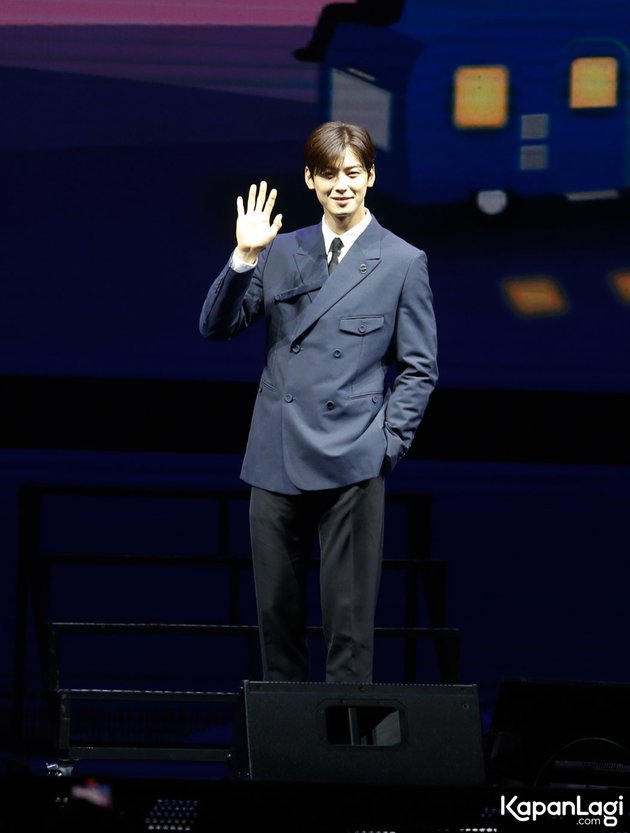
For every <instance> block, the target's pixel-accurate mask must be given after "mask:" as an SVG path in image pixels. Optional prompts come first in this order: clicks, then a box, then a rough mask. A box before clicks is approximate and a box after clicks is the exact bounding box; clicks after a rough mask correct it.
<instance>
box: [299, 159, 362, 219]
mask: <svg viewBox="0 0 630 833" xmlns="http://www.w3.org/2000/svg"><path fill="white" fill-rule="evenodd" d="M304 179H305V181H306V185H307V186H308V188H310V189H311V191H315V193H316V194H317V199H318V200H319V202H320V205H321V206H322V208H323V209H324V215H325V218H326V222H327V223H328V225H329V226H330V228H331V229H332V230H333V231H336V232H338V233H339V234H342V233H343V232H344V231H348V229H351V228H352V227H353V226H355V225H356V224H357V223H360V222H361V220H362V219H363V218H364V217H365V194H366V192H367V189H368V188H371V187H372V185H374V179H375V172H374V167H372V170H371V171H370V172H369V173H368V171H366V170H365V168H364V167H363V163H362V162H361V160H360V159H359V157H358V156H357V155H356V153H355V152H354V151H353V150H351V149H350V148H346V152H345V154H344V157H343V161H342V163H341V166H340V167H339V168H331V169H330V170H324V171H321V172H319V173H317V174H315V175H313V174H311V172H310V170H309V169H308V168H306V169H305V171H304Z"/></svg>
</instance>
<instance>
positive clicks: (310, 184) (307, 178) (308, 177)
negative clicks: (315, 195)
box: [304, 166, 315, 191]
mask: <svg viewBox="0 0 630 833" xmlns="http://www.w3.org/2000/svg"><path fill="white" fill-rule="evenodd" d="M304 182H306V187H307V188H308V189H310V190H311V191H314V190H315V180H314V179H313V174H312V173H311V172H310V170H309V168H308V166H307V167H306V168H304Z"/></svg>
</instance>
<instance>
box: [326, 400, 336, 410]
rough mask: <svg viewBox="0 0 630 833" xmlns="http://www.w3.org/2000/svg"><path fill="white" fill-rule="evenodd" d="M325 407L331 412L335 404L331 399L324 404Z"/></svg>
mask: <svg viewBox="0 0 630 833" xmlns="http://www.w3.org/2000/svg"><path fill="white" fill-rule="evenodd" d="M326 407H327V408H328V410H329V411H332V409H333V408H334V407H335V403H334V402H333V401H332V399H329V400H328V402H327V403H326Z"/></svg>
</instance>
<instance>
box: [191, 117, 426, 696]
mask: <svg viewBox="0 0 630 833" xmlns="http://www.w3.org/2000/svg"><path fill="white" fill-rule="evenodd" d="M304 152H305V162H306V168H305V172H304V177H305V181H306V185H307V187H308V188H309V189H310V190H312V191H314V192H315V195H316V196H317V199H318V200H319V203H320V205H321V206H322V208H323V211H324V216H323V219H322V221H321V222H320V223H318V224H317V225H315V226H311V227H309V228H304V229H299V230H298V231H295V232H290V233H286V234H279V231H280V228H281V227H282V215H281V214H278V215H277V216H276V217H275V218H273V219H272V213H273V208H274V205H275V201H276V196H277V194H276V190H275V189H271V190H270V191H269V192H268V190H267V184H266V182H264V181H263V182H261V183H260V185H259V186H258V187H256V185H252V186H251V187H250V189H249V195H248V198H247V204H245V203H244V201H243V199H242V197H239V198H238V199H237V221H236V241H237V245H236V249H235V250H234V252H233V254H232V257H231V258H230V261H229V263H228V264H227V266H226V267H225V268H224V269H223V271H222V272H221V274H220V275H219V277H218V278H217V279H216V281H215V282H214V283H213V284H212V286H211V287H210V292H209V293H208V297H207V298H206V301H205V303H204V305H203V310H202V313H201V320H200V330H201V333H202V335H204V336H205V337H207V338H214V339H228V338H231V337H232V336H233V335H235V334H236V333H238V332H239V331H241V330H243V329H244V328H246V327H248V326H250V325H251V324H253V323H254V322H255V321H256V320H257V319H259V318H264V319H265V323H266V327H267V353H266V360H265V366H264V369H263V372H262V378H261V380H260V385H259V388H258V397H257V400H256V405H255V407H254V413H253V417H252V423H251V428H250V434H249V439H248V443H247V449H246V452H245V458H244V461H243V467H242V471H241V476H242V478H243V480H245V481H246V482H247V483H249V484H250V485H251V487H252V490H251V499H250V533H251V544H252V558H253V567H254V580H255V587H256V598H257V607H258V624H259V628H260V635H261V648H262V660H263V674H264V678H265V679H266V680H289V681H304V680H307V679H308V674H309V668H308V652H307V643H306V635H305V628H306V617H307V611H306V588H305V584H306V574H307V569H308V560H309V558H310V556H311V553H312V548H313V543H314V540H315V539H316V537H318V538H319V546H320V591H321V608H322V620H323V628H324V637H325V640H326V647H327V660H326V680H327V681H328V682H353V683H365V682H367V683H369V682H371V680H372V669H373V642H374V615H375V609H376V601H377V595H378V587H379V581H380V572H381V560H382V544H383V515H384V481H383V478H384V475H385V474H386V473H387V472H388V471H390V470H391V469H392V468H393V467H394V466H395V465H396V463H397V462H398V460H399V459H400V458H401V457H402V456H403V455H404V454H405V452H406V451H407V450H408V449H409V447H410V445H411V441H412V439H413V436H414V434H415V431H416V429H417V427H418V425H419V423H420V421H421V419H422V416H423V413H424V410H425V408H426V405H427V402H428V399H429V396H430V394H431V391H432V390H433V388H434V386H435V383H436V380H437V367H436V352H437V350H436V327H435V318H434V314H433V307H432V295H431V290H430V287H429V280H428V274H427V269H426V257H425V255H424V253H423V252H422V251H420V250H418V249H416V248H415V247H413V246H411V245H409V244H408V243H406V242H405V241H403V240H401V239H400V238H399V237H396V236H395V235H394V234H392V233H391V232H389V231H387V230H385V229H384V228H382V227H381V226H380V225H379V223H378V222H377V221H376V218H374V217H373V216H371V214H370V213H369V211H368V209H367V208H366V206H365V198H366V194H367V191H368V189H369V188H371V187H372V186H373V185H374V180H375V176H376V170H375V166H374V161H375V150H374V146H373V143H372V140H371V138H370V136H369V134H368V132H367V131H366V130H364V129H363V128H362V127H359V126H357V125H352V124H344V123H341V122H327V123H325V124H323V125H321V126H320V127H318V128H316V129H315V130H314V131H313V132H312V133H311V135H310V136H309V138H308V139H307V142H306V145H305V149H304ZM393 366H395V368H396V375H395V378H394V380H393V383H392V385H391V388H389V387H388V375H389V374H388V371H389V369H390V367H393Z"/></svg>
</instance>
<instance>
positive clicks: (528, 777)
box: [486, 678, 630, 788]
mask: <svg viewBox="0 0 630 833" xmlns="http://www.w3.org/2000/svg"><path fill="white" fill-rule="evenodd" d="M486 769H487V774H488V780H489V782H490V783H491V784H492V785H494V786H506V785H513V786H517V785H518V786H528V787H550V788H559V787H571V788H587V787H602V788H603V787H626V788H628V787H630V685H629V684H627V683H610V682H589V681H579V680H577V681H573V680H540V679H523V678H514V679H506V680H503V681H502V682H501V685H500V686H499V691H498V695H497V699H496V702H495V708H494V714H493V716H492V720H491V723H490V728H489V732H488V742H487V767H486Z"/></svg>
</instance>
